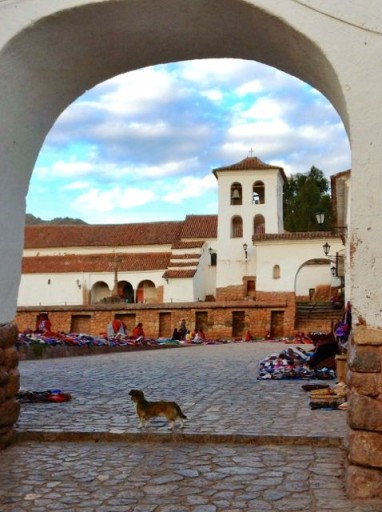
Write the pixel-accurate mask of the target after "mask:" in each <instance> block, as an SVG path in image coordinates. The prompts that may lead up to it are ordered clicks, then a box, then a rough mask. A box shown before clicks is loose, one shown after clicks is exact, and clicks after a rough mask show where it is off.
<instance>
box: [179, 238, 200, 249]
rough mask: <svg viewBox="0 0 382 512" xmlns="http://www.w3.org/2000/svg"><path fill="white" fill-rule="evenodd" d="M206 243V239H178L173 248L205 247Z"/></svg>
mask: <svg viewBox="0 0 382 512" xmlns="http://www.w3.org/2000/svg"><path fill="white" fill-rule="evenodd" d="M205 243H206V241H205V240H192V241H183V240H176V241H175V242H174V243H173V244H172V246H171V249H198V248H201V247H203V245H204V244H205Z"/></svg>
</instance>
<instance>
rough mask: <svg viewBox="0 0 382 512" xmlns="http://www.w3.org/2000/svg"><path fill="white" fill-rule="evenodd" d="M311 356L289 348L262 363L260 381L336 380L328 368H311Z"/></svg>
mask: <svg viewBox="0 0 382 512" xmlns="http://www.w3.org/2000/svg"><path fill="white" fill-rule="evenodd" d="M308 359H309V354H308V353H307V352H305V350H304V349H302V348H300V347H289V348H287V349H285V350H283V351H281V352H280V353H275V354H271V355H270V356H269V357H266V358H265V359H263V360H262V361H260V365H259V374H258V377H257V378H258V380H267V379H273V380H281V379H335V378H336V374H335V372H334V371H333V370H330V369H328V368H322V369H319V370H318V369H314V368H310V366H309V365H308V363H307V361H308Z"/></svg>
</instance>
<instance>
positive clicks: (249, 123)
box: [27, 59, 350, 224]
mask: <svg viewBox="0 0 382 512" xmlns="http://www.w3.org/2000/svg"><path fill="white" fill-rule="evenodd" d="M251 150H252V151H253V154H254V155H255V156H257V157H259V158H260V159H261V160H263V161H264V162H266V163H270V164H277V165H281V166H283V167H284V169H285V172H286V174H287V175H290V174H294V173H297V172H300V173H305V172H308V171H309V170H310V168H311V167H312V165H315V166H316V167H318V168H319V169H321V170H322V171H324V172H325V174H326V175H327V176H328V177H329V176H330V175H331V174H335V173H337V172H340V171H343V170H346V169H349V168H350V149H349V143H348V139H347V136H346V133H345V130H344V127H343V125H342V122H341V120H340V118H339V116H338V115H337V113H336V111H335V110H334V108H333V107H332V106H331V104H330V103H329V102H328V101H327V100H326V99H325V98H324V97H323V96H322V95H321V94H320V93H318V92H317V91H316V90H314V89H312V88H311V87H309V86H308V85H307V84H305V83H303V82H301V81H299V80H297V79H296V78H293V77H291V76H289V75H286V74H285V73H282V72H280V71H278V70H275V69H273V68H270V67H268V66H265V65H262V64H259V63H256V62H249V61H242V60H231V59H224V60H223V59H220V60H201V61H192V62H183V63H177V64H169V65H159V66H155V67H151V68H145V69H141V70H138V71H134V72H130V73H127V74H125V75H120V76H117V77H115V78H113V79H111V80H109V81H107V82H104V83H102V84H99V85H98V86H97V87H95V88H94V89H92V90H90V91H89V92H87V93H86V94H84V95H83V96H81V97H80V98H78V99H77V101H75V102H74V103H73V104H72V105H70V106H69V107H68V108H67V109H66V110H65V111H64V112H63V113H62V114H61V116H60V117H59V118H58V119H57V121H56V123H55V125H54V126H53V128H52V129H51V131H50V133H49V134H48V136H47V138H46V140H45V143H44V145H43V147H42V149H41V152H40V155H39V158H38V160H37V162H36V165H35V168H34V171H33V176H32V180H31V183H30V188H29V193H28V197H27V212H28V213H32V214H33V215H35V216H37V217H41V218H43V219H45V220H50V219H52V218H54V217H66V216H68V217H75V218H81V219H83V220H84V221H86V222H88V223H93V224H105V223H107V224H109V223H118V224H119V223H126V222H150V221H155V220H179V219H184V217H185V215H187V214H206V213H207V214H208V213H217V182H216V179H215V177H214V175H213V174H212V172H211V171H212V169H214V168H216V167H220V166H225V165H230V164H233V163H236V162H238V161H240V160H242V159H243V158H245V157H247V156H249V155H250V151H251Z"/></svg>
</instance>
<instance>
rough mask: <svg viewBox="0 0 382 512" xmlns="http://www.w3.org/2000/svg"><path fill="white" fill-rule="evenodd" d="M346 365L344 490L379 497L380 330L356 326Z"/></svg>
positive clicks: (381, 469)
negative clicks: (347, 410) (347, 443)
mask: <svg viewBox="0 0 382 512" xmlns="http://www.w3.org/2000/svg"><path fill="white" fill-rule="evenodd" d="M348 368H349V371H348V375H347V383H348V386H349V388H350V394H349V398H348V402H349V417H348V423H349V427H350V431H349V454H348V460H349V464H348V467H347V470H346V488H347V492H348V494H349V496H350V497H352V498H382V331H372V330H370V329H367V328H366V327H364V326H358V327H356V328H355V330H354V332H353V335H352V340H351V344H350V348H349V354H348Z"/></svg>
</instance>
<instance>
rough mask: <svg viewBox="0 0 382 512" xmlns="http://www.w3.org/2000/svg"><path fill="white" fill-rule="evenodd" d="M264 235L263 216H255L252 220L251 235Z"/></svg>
mask: <svg viewBox="0 0 382 512" xmlns="http://www.w3.org/2000/svg"><path fill="white" fill-rule="evenodd" d="M264 233H265V219H264V217H263V215H256V216H255V218H254V219H253V234H254V235H264Z"/></svg>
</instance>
